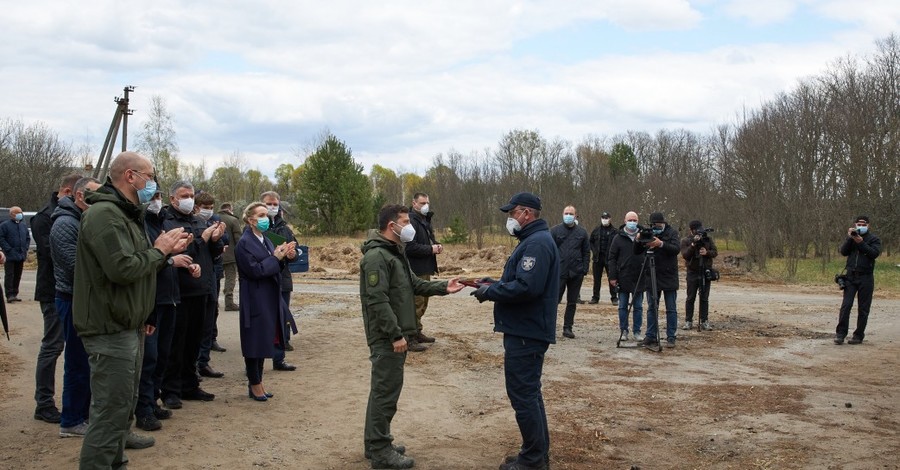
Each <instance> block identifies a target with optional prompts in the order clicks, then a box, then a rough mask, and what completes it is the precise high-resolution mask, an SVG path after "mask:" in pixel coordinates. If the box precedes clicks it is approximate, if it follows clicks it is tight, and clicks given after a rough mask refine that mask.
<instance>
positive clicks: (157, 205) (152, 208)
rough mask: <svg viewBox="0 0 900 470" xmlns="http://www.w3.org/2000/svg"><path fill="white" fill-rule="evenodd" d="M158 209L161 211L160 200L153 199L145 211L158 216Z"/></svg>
mask: <svg viewBox="0 0 900 470" xmlns="http://www.w3.org/2000/svg"><path fill="white" fill-rule="evenodd" d="M160 209H162V199H154V200H152V201H150V203H149V204H147V210H148V211H150V212H152V213H154V214H159V211H160Z"/></svg>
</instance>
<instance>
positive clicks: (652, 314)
mask: <svg viewBox="0 0 900 470" xmlns="http://www.w3.org/2000/svg"><path fill="white" fill-rule="evenodd" d="M651 251H652V252H653V253H654V255H653V256H655V261H656V262H655V265H656V302H653V301H652V298H651V297H649V296H648V297H647V334H646V336H645V337H644V345H645V346H649V345H651V344H656V343H657V338H659V335H658V331H657V330H658V325H657V314H658V312H659V298H660V295H662V297H663V298H665V300H666V347H669V348H674V347H675V334H676V329H677V328H678V307H677V306H676V302H677V295H678V251H679V250H678V232H677V231H675V229H674V228H672V227H671V226H669V224H667V223H666V220H665V217H664V216H663V215H662V213H661V212H654V213H652V214H650V230H649V233H648V232H647V231H646V230H642V231H640V232H638V235H637V237H636V238H635V244H634V253H635V254H641V253H649V252H651ZM644 275H645V276H649V275H650V273H649V272H645V273H644ZM651 289H652V287H651Z"/></svg>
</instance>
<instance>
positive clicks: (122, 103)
mask: <svg viewBox="0 0 900 470" xmlns="http://www.w3.org/2000/svg"><path fill="white" fill-rule="evenodd" d="M132 91H134V87H133V86H131V85H129V86H126V87H125V88H124V92H125V95H124V96H123V97H122V98H119V97H118V96H117V97H115V99H114V101H115V102H116V113H115V114H114V115H113V119H112V123H110V125H109V132H107V133H106V141H105V142H103V150H100V159H99V160H98V161H97V166H95V167H94V172H93V174H92V175H91V176H93V177H94V178H97V179H98V180H100V181H104V180H106V174H107V173H108V172H109V162H110V161H111V160H112V152H113V147H115V146H116V137H117V136H118V135H119V127H120V126H121V127H122V151H123V152H124V151H125V150H126V149H127V148H128V116H130V115H131V113H132V112H133V111H132V110H131V109H128V99H129V98H128V94H129V93H131V92H132Z"/></svg>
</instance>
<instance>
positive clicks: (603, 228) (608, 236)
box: [588, 212, 619, 305]
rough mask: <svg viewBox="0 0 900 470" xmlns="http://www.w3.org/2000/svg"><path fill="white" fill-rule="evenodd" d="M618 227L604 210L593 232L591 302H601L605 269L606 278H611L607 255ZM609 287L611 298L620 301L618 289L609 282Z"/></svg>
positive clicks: (613, 300) (591, 240) (615, 301)
mask: <svg viewBox="0 0 900 470" xmlns="http://www.w3.org/2000/svg"><path fill="white" fill-rule="evenodd" d="M616 233H617V231H616V227H614V226H613V224H612V223H611V222H610V219H609V212H604V213H603V214H602V215H601V216H600V225H598V226H597V227H596V228H594V230H593V231H592V232H591V239H590V242H591V253H593V255H594V264H593V272H594V292H593V295H592V296H591V300H590V301H589V302H588V303H589V304H596V303H599V302H600V288H601V287H602V280H601V277H602V276H603V270H604V269H606V278H607V279H609V266H607V265H606V257H607V255H609V245H610V243H611V242H612V240H613V238H614V237H615V236H616ZM607 287H608V288H609V299H610V301H611V302H612V303H613V305H617V304H618V303H619V293H618V292H616V289H615V288H614V287H613V286H611V285H609V283H607Z"/></svg>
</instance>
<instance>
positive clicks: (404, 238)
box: [394, 224, 416, 243]
mask: <svg viewBox="0 0 900 470" xmlns="http://www.w3.org/2000/svg"><path fill="white" fill-rule="evenodd" d="M394 235H397V236H398V237H400V241H401V242H403V243H409V242H411V241H413V239H414V238H416V228H415V227H413V226H412V224H406V225H405V226H404V227H403V228H402V229H400V233H397V232H394Z"/></svg>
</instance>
